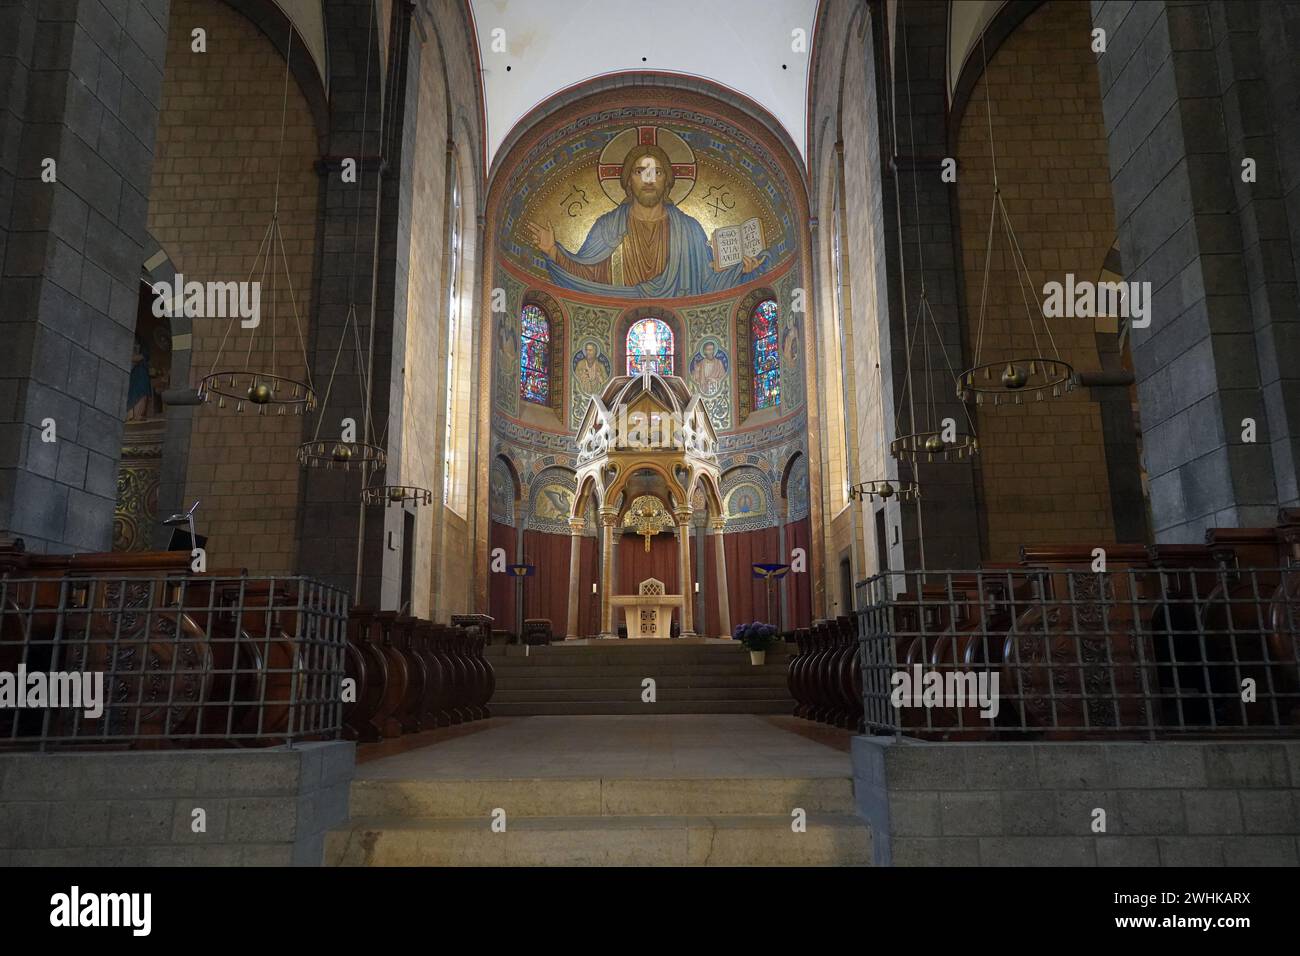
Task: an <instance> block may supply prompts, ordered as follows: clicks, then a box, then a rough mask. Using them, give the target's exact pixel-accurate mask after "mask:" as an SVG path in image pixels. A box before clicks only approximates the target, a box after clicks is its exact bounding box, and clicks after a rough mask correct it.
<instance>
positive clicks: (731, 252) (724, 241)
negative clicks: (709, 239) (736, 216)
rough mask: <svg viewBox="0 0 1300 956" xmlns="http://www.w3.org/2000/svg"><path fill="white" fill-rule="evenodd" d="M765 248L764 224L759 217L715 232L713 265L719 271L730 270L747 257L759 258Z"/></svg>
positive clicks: (723, 227)
mask: <svg viewBox="0 0 1300 956" xmlns="http://www.w3.org/2000/svg"><path fill="white" fill-rule="evenodd" d="M765 248H766V244H765V243H764V242H763V224H762V223H761V222H759V220H758V218H757V217H755V218H753V219H746V220H745V221H744V222H742V223H741V224H740V225H739V226H722V227H721V228H719V229H714V230H713V264H714V265H715V266H716V267H717V268H719V269H729V268H731V267H732V266H734V265H735V264H736V263H737V262H740V261H741V260H743V259H744V258H745V256H749V257H750V258H757V257H758V255H759V254H760V253H762V251H763V250H764V249H765Z"/></svg>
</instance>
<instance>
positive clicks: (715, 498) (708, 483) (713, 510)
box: [687, 471, 726, 518]
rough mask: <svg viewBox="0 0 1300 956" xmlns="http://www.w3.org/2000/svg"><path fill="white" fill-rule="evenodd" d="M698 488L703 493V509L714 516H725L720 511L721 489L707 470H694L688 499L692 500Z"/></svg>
mask: <svg viewBox="0 0 1300 956" xmlns="http://www.w3.org/2000/svg"><path fill="white" fill-rule="evenodd" d="M697 490H699V491H702V492H703V493H704V504H705V509H706V510H707V511H708V512H709V514H711V515H712V516H713V517H715V518H725V517H726V515H725V514H724V513H723V511H722V489H721V488H720V487H718V482H717V481H716V480H715V479H714V477H713V476H712V475H711V474H709V473H708V472H707V471H700V472H696V474H695V477H694V478H693V479H692V481H691V492H690V495H689V496H688V498H687V500H688V501H693V500H694V496H695V492H696V491H697Z"/></svg>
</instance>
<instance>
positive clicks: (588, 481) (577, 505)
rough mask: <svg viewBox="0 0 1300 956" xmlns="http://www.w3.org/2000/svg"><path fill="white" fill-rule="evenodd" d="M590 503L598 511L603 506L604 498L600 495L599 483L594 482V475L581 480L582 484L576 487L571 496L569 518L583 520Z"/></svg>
mask: <svg viewBox="0 0 1300 956" xmlns="http://www.w3.org/2000/svg"><path fill="white" fill-rule="evenodd" d="M592 502H595V505H596V507H597V508H598V509H599V508H603V507H604V506H605V496H604V495H603V494H602V493H601V487H600V482H599V481H597V480H596V476H595V475H594V474H591V475H587V476H586V477H585V478H583V479H582V484H581V485H579V486H578V490H577V492H576V493H575V494H574V496H573V510H572V511H570V512H569V517H570V518H585V517H586V514H587V508H588V506H589V505H590V504H591V503H592Z"/></svg>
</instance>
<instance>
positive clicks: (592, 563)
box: [578, 537, 600, 637]
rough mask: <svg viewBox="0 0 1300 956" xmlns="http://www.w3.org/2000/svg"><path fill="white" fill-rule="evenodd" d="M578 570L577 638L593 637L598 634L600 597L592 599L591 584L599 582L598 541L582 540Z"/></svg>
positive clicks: (592, 539) (596, 539) (591, 539)
mask: <svg viewBox="0 0 1300 956" xmlns="http://www.w3.org/2000/svg"><path fill="white" fill-rule="evenodd" d="M580 554H581V557H580V558H579V561H580V562H581V563H580V565H579V570H578V636H579V637H595V636H596V635H597V634H599V633H600V603H599V602H600V595H599V594H597V595H595V596H594V597H593V595H592V593H591V585H592V583H593V582H594V583H596V585H597V586H598V587H599V582H600V541H599V539H598V538H586V537H584V538H583V539H582V547H581V550H580Z"/></svg>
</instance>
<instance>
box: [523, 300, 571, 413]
mask: <svg viewBox="0 0 1300 956" xmlns="http://www.w3.org/2000/svg"><path fill="white" fill-rule="evenodd" d="M529 306H533V307H536V308H539V309H541V310H542V312H544V313H545V314H546V321H547V324H548V326H549V329H550V343H549V345H550V348H549V350H548V352H549V355H548V362H547V370H546V383H547V401H546V402H545V404H543V403H541V402H533V404H535V405H539V406H541V407H544V408H550V409H551V410H552V411H554V412H555V413H556V414H557V415H559V416H560V417H561V419H563V417H564V370H565V369H566V368H567V367H568V362H569V349H568V344H569V342H568V336H567V335H565V327H566V322H565V320H564V318H565V317H564V310H563V309H562V308H561V307H560V304H559V303H558V302H557V301H556V300H555V299H554V298H553V297H552V296H550V295H548V294H547V293H545V292H543V291H542V290H540V289H529V290H528V291H526V292H525V293H524V296H523V298H522V299H521V300H520V303H519V309H520V313H521V324H520V328H521V329H522V327H523V326H522V313H523V310H524V309H527V308H528V307H529ZM524 361H525V352H524V347H523V339H522V333H521V339H520V343H519V362H520V375H519V400H520V401H531V399H526V398H525V397H524V376H523V371H524V369H523V364H524Z"/></svg>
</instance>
